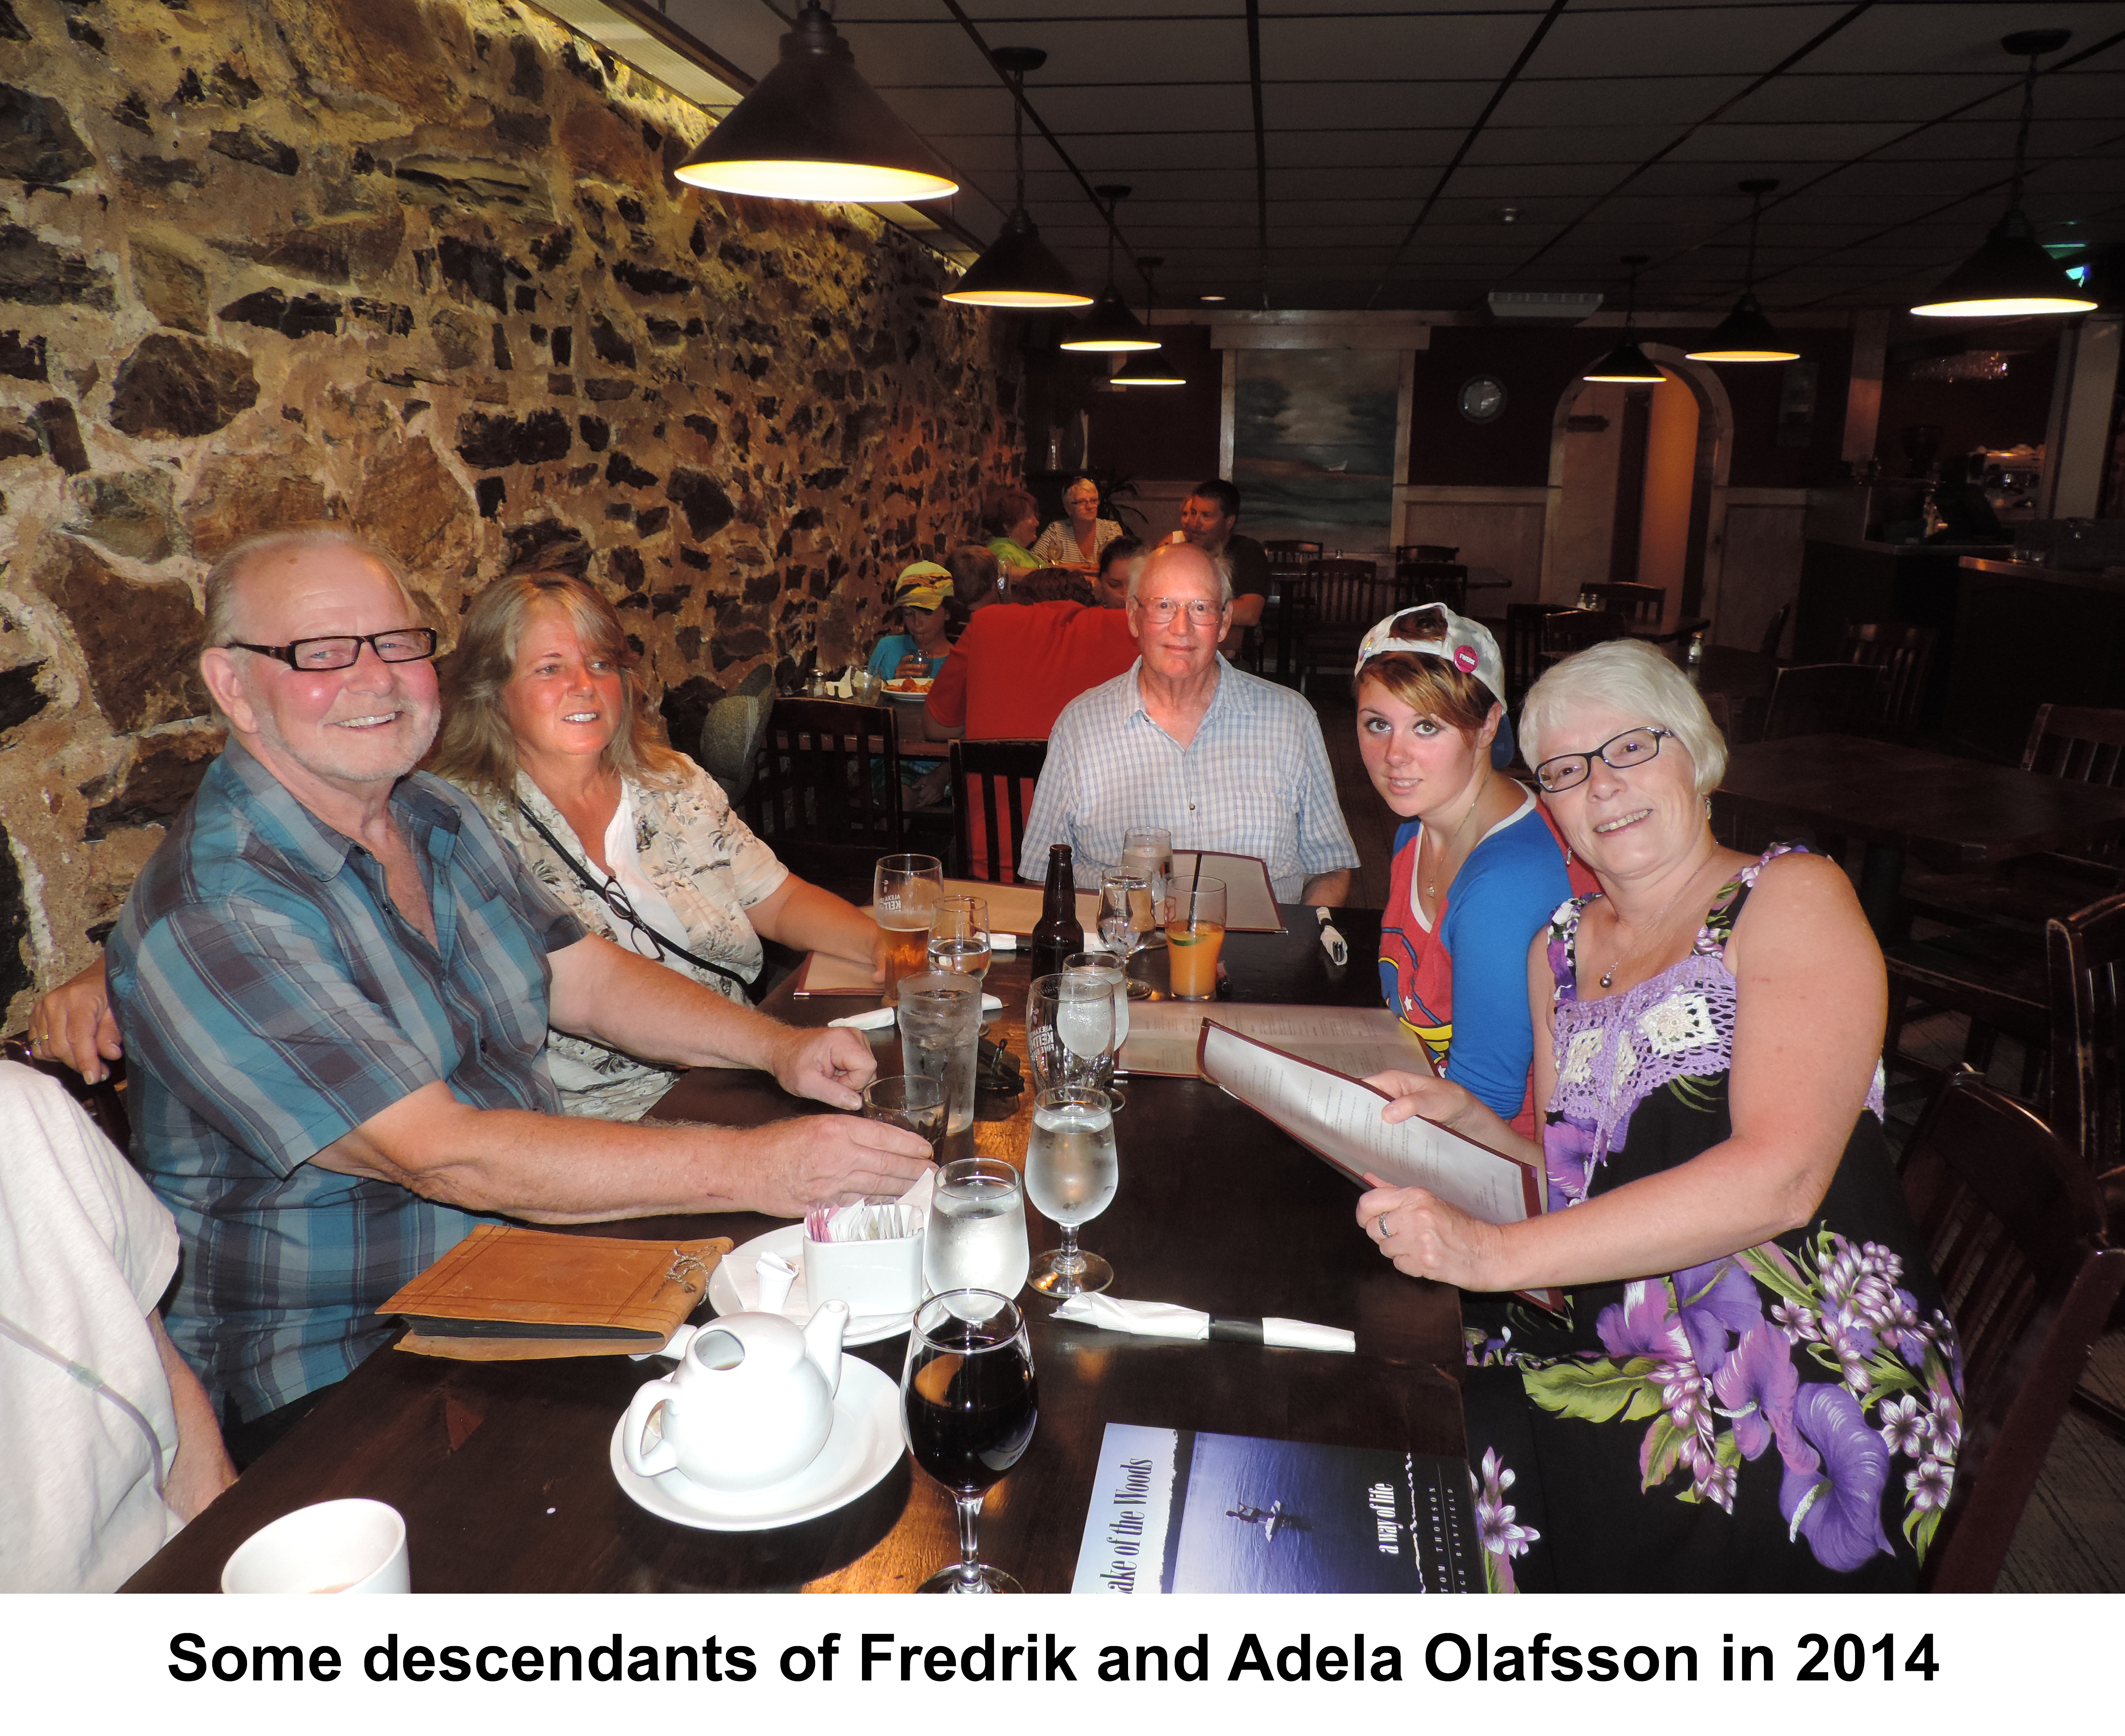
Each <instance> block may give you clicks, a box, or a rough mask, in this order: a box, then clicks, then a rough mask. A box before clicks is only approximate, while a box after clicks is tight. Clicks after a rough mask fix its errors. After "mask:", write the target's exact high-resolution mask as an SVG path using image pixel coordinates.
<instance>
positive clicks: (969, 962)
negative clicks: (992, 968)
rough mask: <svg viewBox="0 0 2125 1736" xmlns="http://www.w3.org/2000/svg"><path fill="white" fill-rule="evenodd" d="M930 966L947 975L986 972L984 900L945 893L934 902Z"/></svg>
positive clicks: (986, 949) (972, 974)
mask: <svg viewBox="0 0 2125 1736" xmlns="http://www.w3.org/2000/svg"><path fill="white" fill-rule="evenodd" d="M930 968H931V970H932V971H941V972H944V973H945V975H946V976H973V977H977V978H978V977H984V976H987V974H988V968H989V901H988V900H987V899H986V898H973V897H968V896H965V895H964V894H963V893H959V892H947V893H946V894H945V896H943V897H942V898H940V899H939V900H938V901H937V914H936V915H935V916H934V917H933V918H931V923H930Z"/></svg>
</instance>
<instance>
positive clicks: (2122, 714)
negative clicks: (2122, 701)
mask: <svg viewBox="0 0 2125 1736" xmlns="http://www.w3.org/2000/svg"><path fill="white" fill-rule="evenodd" d="M2022 769H2023V770H2024V771H2025V772H2039V773H2041V774H2043V775H2044V776H2045V777H2047V778H2067V779H2071V780H2072V781H2073V782H2075V783H2100V784H2102V785H2104V787H2105V788H2111V789H2115V788H2117V787H2118V785H2119V784H2120V783H2125V711H2113V710H2108V709H2104V708H2100V707H2097V706H2092V705H2040V706H2038V708H2037V717H2036V722H2034V723H2033V725H2032V726H2031V727H2030V729H2029V742H2028V746H2027V747H2026V748H2025V749H2024V750H2023V753H2022Z"/></svg>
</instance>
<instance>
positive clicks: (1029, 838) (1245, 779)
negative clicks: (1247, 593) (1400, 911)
mask: <svg viewBox="0 0 2125 1736" xmlns="http://www.w3.org/2000/svg"><path fill="white" fill-rule="evenodd" d="M1128 618H1129V630H1130V631H1131V632H1132V633H1134V634H1135V635H1136V637H1137V645H1138V651H1139V653H1140V655H1139V656H1138V659H1137V663H1136V666H1135V667H1134V668H1133V669H1132V670H1129V671H1128V673H1127V674H1126V675H1117V676H1116V677H1115V678H1114V680H1111V681H1108V682H1105V683H1103V684H1101V685H1100V686H1098V687H1095V688H1094V689H1091V692H1089V693H1086V694H1081V695H1080V696H1079V697H1078V698H1077V699H1073V700H1072V701H1071V703H1070V704H1069V705H1068V706H1067V708H1065V709H1064V711H1063V715H1062V716H1061V717H1059V718H1058V719H1057V720H1056V723H1055V729H1054V732H1053V734H1052V735H1051V736H1049V737H1048V763H1047V766H1046V768H1045V769H1044V770H1043V771H1042V773H1041V774H1040V783H1039V788H1037V789H1036V790H1035V791H1034V797H1033V811H1032V812H1031V813H1030V814H1029V815H1028V816H1026V822H1025V844H1024V845H1023V846H1022V847H1021V849H1020V852H1019V857H1018V859H1019V860H1020V862H1021V863H1025V865H1026V872H1027V873H1029V874H1030V875H1032V876H1034V877H1038V875H1039V872H1040V869H1041V868H1042V865H1043V863H1044V862H1045V859H1046V858H1047V854H1048V848H1049V846H1051V845H1053V844H1068V845H1069V846H1070V847H1071V851H1072V859H1073V861H1074V863H1075V866H1076V868H1077V884H1078V885H1080V886H1081V887H1097V886H1098V885H1099V883H1100V874H1101V873H1102V872H1103V871H1105V870H1106V869H1108V868H1113V867H1114V866H1115V865H1116V864H1118V863H1119V862H1120V860H1121V854H1122V838H1123V835H1124V834H1125V833H1127V832H1128V831H1129V830H1131V829H1132V828H1133V827H1138V826H1160V827H1163V828H1164V829H1165V830H1167V831H1170V832H1171V833H1172V834H1173V842H1174V844H1175V846H1176V848H1178V849H1206V850H1223V851H1226V852H1227V853H1229V854H1233V855H1239V856H1258V857H1260V859H1261V860H1262V861H1263V862H1264V863H1265V864H1267V866H1268V868H1269V878H1270V886H1271V887H1272V888H1274V890H1275V893H1276V897H1277V901H1278V902H1279V903H1280V904H1308V905H1319V904H1325V905H1340V904H1341V903H1342V902H1343V901H1344V900H1345V898H1346V897H1347V896H1349V893H1350V870H1351V869H1352V868H1355V867H1356V866H1357V863H1358V852H1357V849H1356V846H1355V845H1354V844H1352V843H1351V842H1350V828H1349V827H1348V826H1345V825H1344V823H1343V812H1342V810H1341V808H1340V807H1337V806H1336V784H1335V779H1334V778H1333V776H1332V775H1331V773H1330V771H1329V769H1328V750H1327V748H1326V745H1325V744H1323V742H1322V739H1321V723H1320V720H1319V719H1318V718H1317V717H1315V716H1314V715H1313V708H1312V707H1311V706H1309V705H1308V703H1306V701H1305V700H1304V699H1302V698H1300V697H1299V695H1298V694H1295V693H1293V692H1292V691H1291V690H1290V689H1289V688H1284V687H1279V686H1277V685H1275V683H1274V682H1270V681H1264V680H1260V679H1258V678H1257V677H1256V676H1253V675H1247V674H1245V673H1243V672H1242V670H1237V669H1235V668H1233V667H1232V665H1231V664H1229V663H1227V661H1225V660H1224V659H1223V657H1221V656H1218V637H1219V636H1220V635H1221V634H1222V633H1223V632H1224V631H1225V630H1226V628H1228V627H1229V626H1230V625H1231V623H1232V586H1231V584H1230V582H1229V581H1227V579H1226V577H1225V576H1224V574H1223V571H1222V570H1221V569H1220V568H1219V567H1218V566H1217V565H1216V564H1215V563H1214V562H1212V560H1211V559H1210V557H1209V556H1208V555H1206V554H1204V553H1203V552H1202V551H1201V550H1200V549H1199V548H1194V547H1192V546H1190V545H1188V544H1185V543H1180V544H1175V543H1165V544H1161V546H1160V547H1159V548H1156V549H1154V550H1153V551H1152V553H1151V555H1150V557H1148V558H1147V559H1146V560H1145V561H1144V562H1143V565H1142V566H1141V567H1139V568H1138V572H1137V574H1136V576H1135V577H1134V578H1133V580H1132V581H1131V582H1130V586H1129V602H1128Z"/></svg>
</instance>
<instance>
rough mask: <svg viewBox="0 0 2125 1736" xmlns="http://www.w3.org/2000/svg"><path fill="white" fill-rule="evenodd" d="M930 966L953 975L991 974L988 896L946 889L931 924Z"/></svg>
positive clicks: (981, 975) (932, 968)
mask: <svg viewBox="0 0 2125 1736" xmlns="http://www.w3.org/2000/svg"><path fill="white" fill-rule="evenodd" d="M930 968H931V970H933V971H941V972H945V974H946V975H947V976H978V977H986V976H987V975H988V968H989V901H988V900H987V899H986V898H975V897H971V896H968V895H967V894H965V893H963V892H947V893H946V894H945V896H943V897H942V898H940V899H939V900H938V901H937V911H936V915H935V916H934V917H933V918H932V919H931V924H930Z"/></svg>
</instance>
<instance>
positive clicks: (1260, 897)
mask: <svg viewBox="0 0 2125 1736" xmlns="http://www.w3.org/2000/svg"><path fill="white" fill-rule="evenodd" d="M1198 857H1200V859H1201V860H1202V863H1203V873H1204V877H1205V878H1206V879H1210V880H1222V881H1223V882H1225V930H1226V932H1227V934H1282V933H1283V932H1284V918H1283V916H1282V915H1279V913H1278V910H1277V907H1276V893H1275V890H1274V889H1273V888H1272V887H1270V879H1269V864H1268V863H1265V862H1264V861H1263V860H1262V859H1261V858H1260V857H1259V856H1229V855H1227V854H1225V853H1224V852H1223V851H1222V850H1203V851H1200V852H1198V851H1195V850H1176V851H1175V852H1174V853H1173V873H1172V874H1171V876H1170V877H1169V878H1168V881H1167V885H1168V886H1169V887H1171V890H1172V892H1173V893H1174V894H1175V896H1185V894H1186V892H1187V890H1188V887H1189V883H1190V882H1191V881H1192V880H1193V879H1194V876H1195V863H1196V860H1197V859H1198Z"/></svg>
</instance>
